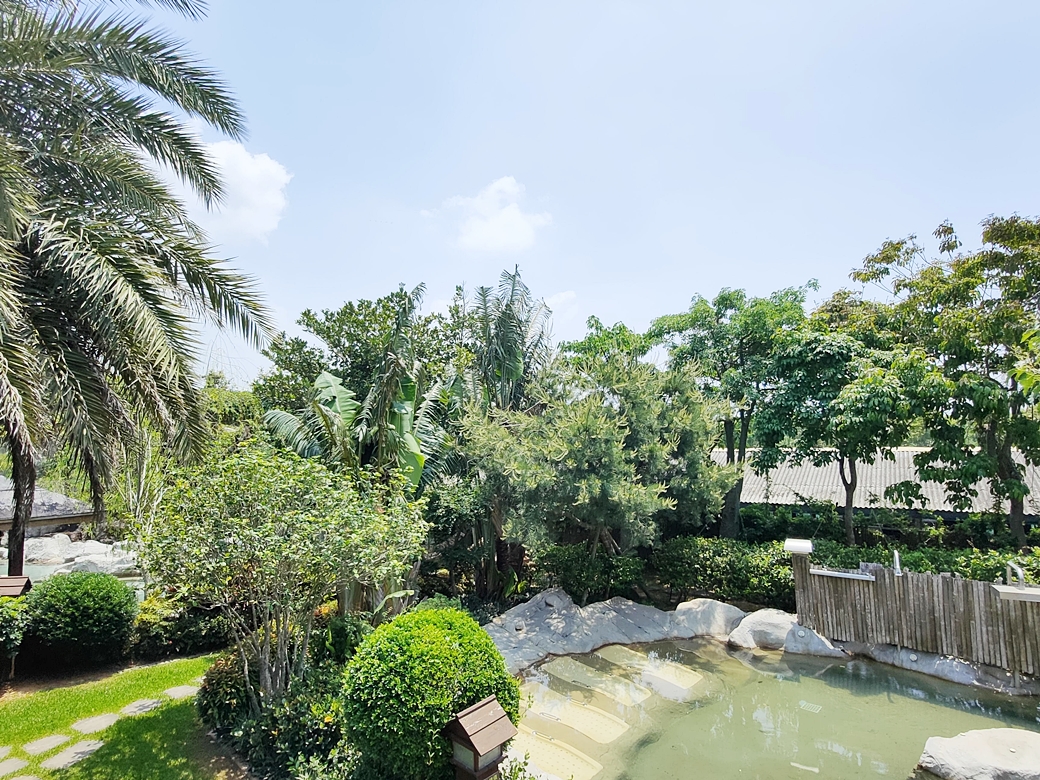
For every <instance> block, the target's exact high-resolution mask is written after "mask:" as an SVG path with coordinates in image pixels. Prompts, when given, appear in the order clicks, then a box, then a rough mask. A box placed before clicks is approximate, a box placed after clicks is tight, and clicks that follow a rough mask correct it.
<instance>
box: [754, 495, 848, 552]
mask: <svg viewBox="0 0 1040 780" xmlns="http://www.w3.org/2000/svg"><path fill="white" fill-rule="evenodd" d="M740 523H741V525H742V526H743V529H744V533H743V537H744V541H746V542H750V543H752V544H762V543H764V542H775V541H782V540H783V539H786V538H787V537H790V536H793V537H796V538H799V539H832V540H834V541H841V540H843V539H844V538H845V526H844V524H843V523H842V519H841V516H840V515H839V514H838V510H837V507H835V505H834V504H832V503H828V502H824V501H821V502H810V503H807V504H805V505H804V506H772V505H770V504H750V505H748V506H743V507H741V508H740Z"/></svg>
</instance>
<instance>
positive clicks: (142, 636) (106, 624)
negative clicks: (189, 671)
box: [0, 572, 231, 668]
mask: <svg viewBox="0 0 1040 780" xmlns="http://www.w3.org/2000/svg"><path fill="white" fill-rule="evenodd" d="M230 638H231V627H230V625H229V624H228V622H227V620H226V619H224V618H223V617H221V616H220V615H219V614H218V613H217V612H216V611H215V610H210V609H205V608H203V607H200V606H197V605H190V604H184V603H181V602H180V601H178V600H175V599H167V598H162V597H159V596H151V597H149V598H147V599H145V601H144V602H143V603H141V604H140V605H138V603H137V597H136V596H135V595H134V592H133V590H131V589H130V588H129V587H127V585H126V584H124V583H123V582H120V581H119V580H118V579H116V578H115V577H113V576H111V575H108V574H98V573H92V572H72V573H70V574H58V575H55V576H53V577H51V578H49V579H47V580H44V581H42V582H41V583H39V584H38V585H36V586H35V587H34V588H33V589H32V590H31V591H29V593H28V595H26V596H23V597H20V598H17V599H11V598H5V599H0V658H3V659H11V661H12V664H11V666H12V668H13V660H14V658H15V656H17V655H18V654H19V652H20V650H23V649H29V650H31V652H29V653H27V654H26V655H30V656H31V658H32V665H33V666H34V667H35V668H48V667H86V666H95V665H98V664H104V663H109V662H111V661H115V660H118V659H119V658H122V657H123V656H125V655H127V654H128V653H129V654H131V655H133V656H134V657H135V658H137V659H138V660H143V661H155V660H159V659H161V658H165V657H168V656H171V655H181V654H189V653H198V652H204V651H207V650H213V649H215V648H219V647H226V646H227V645H228V644H229V642H230Z"/></svg>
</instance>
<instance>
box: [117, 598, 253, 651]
mask: <svg viewBox="0 0 1040 780" xmlns="http://www.w3.org/2000/svg"><path fill="white" fill-rule="evenodd" d="M233 637H234V631H233V629H232V627H231V623H230V622H229V621H228V619H227V617H225V616H224V615H223V614H222V613H221V611H220V610H219V609H217V608H214V607H206V606H202V605H199V604H193V603H190V602H184V601H181V600H179V599H171V598H166V597H163V596H161V595H158V594H153V595H151V596H149V597H148V598H146V599H145V600H144V601H143V602H141V604H140V605H138V608H137V618H136V620H135V621H134V632H133V637H132V639H131V648H130V652H131V655H133V657H134V658H135V659H137V660H139V661H158V660H160V659H162V658H166V657H168V656H171V655H191V654H194V653H201V652H205V651H208V650H218V649H220V648H223V647H227V646H228V645H229V644H231V642H232V640H233Z"/></svg>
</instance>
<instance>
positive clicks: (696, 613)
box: [672, 599, 747, 640]
mask: <svg viewBox="0 0 1040 780" xmlns="http://www.w3.org/2000/svg"><path fill="white" fill-rule="evenodd" d="M746 614H747V613H746V612H744V610H742V609H738V608H737V607H734V606H733V605H732V604H726V603H725V602H722V601H715V600H714V599H694V600H693V601H684V602H683V603H682V604H680V605H679V606H677V607H676V608H675V612H673V613H672V625H673V626H674V627H675V629H676V633H678V632H679V631H682V634H681V636H680V638H682V639H692V638H693V637H696V636H710V637H713V638H715V639H722V640H725V639H726V638H727V637H729V635H730V634H731V633H733V629H735V628H736V627H737V626H738V625H739V624H740V621H741V620H743V619H744V616H745V615H746Z"/></svg>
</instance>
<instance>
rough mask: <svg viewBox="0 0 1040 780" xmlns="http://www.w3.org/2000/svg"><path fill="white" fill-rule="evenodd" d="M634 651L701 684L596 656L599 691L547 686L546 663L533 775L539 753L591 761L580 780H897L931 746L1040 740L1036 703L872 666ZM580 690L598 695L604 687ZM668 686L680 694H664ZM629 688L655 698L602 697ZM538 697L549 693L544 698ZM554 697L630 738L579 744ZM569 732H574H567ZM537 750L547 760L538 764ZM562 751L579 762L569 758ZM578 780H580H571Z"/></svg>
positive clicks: (574, 716) (682, 644)
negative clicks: (959, 737) (970, 738)
mask: <svg viewBox="0 0 1040 780" xmlns="http://www.w3.org/2000/svg"><path fill="white" fill-rule="evenodd" d="M633 649H635V650H638V651H641V652H642V653H645V654H647V655H648V656H649V658H650V659H651V662H653V661H654V660H655V659H659V660H660V661H669V662H672V663H677V664H680V665H682V666H683V667H686V668H688V669H692V670H694V671H696V672H698V673H699V674H700V675H701V676H703V680H702V681H700V682H698V683H696V684H695V685H694V686H693V687H692V688H689V689H687V690H684V689H683V687H682V685H685V684H688V682H689V680H690V679H691V675H688V674H685V675H684V674H682V671H683V670H678V673H677V670H676V669H675V667H669V666H668V665H667V664H665V665H664V666H663V667H658V672H657V673H656V676H654V675H655V673H654V672H653V669H654V667H653V666H652V665H651V666H650V667H647V666H646V664H643V665H642V666H640V665H639V664H630V665H627V666H618V665H616V664H614V663H611V662H610V661H608V660H606V659H605V658H603V657H602V656H599V655H595V654H593V655H587V656H575V657H574V660H577V661H579V662H580V663H582V664H585V665H587V666H589V667H591V668H592V669H594V670H598V671H599V672H601V673H605V674H606V675H609V676H611V677H613V678H617V679H616V680H615V684H614V685H613V686H610V687H608V686H604V687H603V690H602V691H601V690H597V689H596V688H595V687H591V688H590V687H588V686H587V685H583V684H581V683H575V682H568V681H567V680H566V679H565V677H567V676H570V677H574V675H573V674H566V675H564V676H563V677H561V676H559V675H558V674H557V675H554V674H552V673H550V672H551V671H553V670H554V668H553V667H552V666H551V665H550V664H551V662H549V663H548V664H542V665H540V666H538V667H536V668H534V669H532V670H531V671H530V672H528V674H527V676H526V679H525V686H524V692H525V694H526V697H525V701H526V702H527V704H528V706H527V709H526V711H525V713H524V718H523V726H524V727H526V728H525V734H526V737H525V739H526V742H524V743H523V744H526V745H533V746H534V748H533V749H532V750H531V759H532V762H533V763H534V764H536V765H537V764H538V760H539V757H540V753H541V755H542V756H544V763H546V764H552V762H553V756H556V757H557V759H556V760H557V761H559V760H560V758H559V757H560V756H564V757H566V758H568V759H569V761H568V762H567V763H566V765H567V766H582V760H583V759H582V758H581V757H582V756H587V757H588V758H590V759H592V762H593V763H591V764H587V765H586V767H587V769H586V770H585V771H586V772H592V771H594V769H595V767H594V764H598V765H601V766H602V769H601V770H599V771H598V772H596V773H595V774H594V775H592V777H594V778H595V780H622V779H624V780H670V779H671V778H677V779H678V778H682V779H683V780H691V779H692V778H711V779H712V780H736V779H737V778H741V779H742V780H743V779H744V778H747V780H752V778H761V780H787V779H788V778H790V779H792V780H815V778H841V779H842V780H845V779H846V778H849V779H851V778H866V777H872V778H874V777H878V776H881V777H893V778H900V779H901V780H902V779H903V778H907V777H908V776H909V775H910V774H911V773H912V772H913V769H914V767H915V765H916V764H917V760H918V758H919V757H920V755H921V750H922V749H923V748H924V743H925V741H926V740H927V739H928V737H932V736H947V737H948V736H954V735H956V734H959V733H960V732H962V731H968V730H970V729H984V728H997V727H1002V726H1013V727H1019V728H1026V729H1032V730H1035V731H1040V709H1038V704H1040V702H1038V701H1037V699H1035V698H1027V697H1010V696H1000V695H996V694H991V693H988V692H985V691H982V690H979V689H976V688H969V687H965V686H960V685H955V684H952V683H945V682H943V681H941V680H935V679H933V678H930V677H926V676H924V675H920V674H916V673H913V672H906V671H902V670H899V669H895V668H892V667H888V666H883V665H881V664H875V663H871V662H865V661H859V660H851V661H843V662H837V663H836V662H833V661H828V660H823V659H817V658H809V657H802V656H795V657H791V656H783V657H782V656H781V655H780V654H779V653H766V652H761V651H756V652H750V651H743V652H735V651H729V650H727V649H726V648H725V647H724V646H723V645H722V644H720V643H718V642H713V641H710V640H704V641H702V640H692V641H679V642H658V643H654V644H649V645H637V646H633ZM608 655H609V654H608ZM619 658H620V660H624V657H620V656H619ZM648 668H649V669H650V672H649V674H650V675H651V676H650V677H647V674H648V672H647V669H648ZM555 671H557V672H559V671H561V670H560V667H556V668H555ZM563 671H567V670H566V669H564V670H563ZM661 678H664V682H662V681H661ZM692 678H693V679H695V677H692ZM582 679H584V680H586V682H588V681H590V680H591V681H593V682H596V681H601V680H602V676H601V675H590V676H588V675H587V676H582ZM668 679H673V680H677V681H679V682H680V683H682V685H678V686H671V685H669V684H668V682H667V680H668ZM625 681H630V682H631V683H633V684H634V686H635V685H638V686H639V687H640V688H642V689H645V688H647V687H649V688H652V689H654V691H655V692H654V694H653V695H651V696H650V697H649V698H645V699H644V700H643V701H641V702H639V703H636V704H627V705H626V704H622V703H621V702H620V701H619V700H618V699H619V697H617V696H616V695H614V696H613V697H612V696H611V695H608V694H607V693H605V692H604V691H612V692H613V693H614V694H616V693H617V684H616V683H617V682H621V683H624V682H625ZM546 688H548V689H549V690H550V691H552V693H549V694H546V693H545V689H546ZM561 695H562V697H566V698H569V699H570V700H571V701H573V702H576V703H578V704H584V705H588V706H591V707H594V708H596V709H598V710H601V711H603V712H606V713H608V714H610V715H613V716H615V717H616V718H620V719H621V720H623V721H624V722H625V723H627V724H628V729H627V730H623V733H621V734H620V735H619V736H615V734H616V732H617V730H618V729H614V730H612V732H611V736H612V741H609V742H607V743H606V744H603V738H602V735H598V734H597V735H595V736H597V737H598V739H594V738H591V737H590V736H588V735H587V734H582V733H581V731H580V730H579V729H581V728H585V730H586V731H589V730H590V728H594V726H590V724H591V723H595V722H596V720H595V718H593V719H592V720H587V721H586V722H584V723H583V722H582V720H581V713H580V712H578V711H577V708H575V707H567V708H560V706H559V705H560V701H561ZM620 698H621V699H627V701H629V702H631V701H632V698H631V697H624V696H622V697H620ZM636 698H638V697H636ZM564 700H566V699H564ZM554 704H555V706H556V709H554V708H553V706H554ZM553 712H556V713H559V715H560V716H562V717H560V718H559V719H557V717H555V716H553ZM590 714H592V715H595V714H596V713H594V712H592V713H590ZM596 717H598V718H599V722H602V721H603V718H602V716H599V715H597V716H596ZM568 720H570V721H571V722H572V723H573V724H574V725H575V726H576V727H577V728H575V727H572V726H569V725H567V721H568ZM622 728H623V727H622ZM530 732H535V734H534V735H531V733H530ZM540 745H544V746H546V749H545V750H544V751H539V749H538V748H539V746H540ZM561 746H562V747H564V748H565V749H566V750H561V749H559V748H561ZM568 751H577V754H578V757H577V758H574V754H573V752H568ZM575 761H576V763H575ZM559 765H560V766H563V765H564V764H559ZM538 768H539V769H547V768H548V769H551V767H538ZM561 771H562V770H561ZM561 780H567V778H566V777H563V778H561ZM575 780H586V778H583V777H581V776H580V774H579V775H576V777H575Z"/></svg>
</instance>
